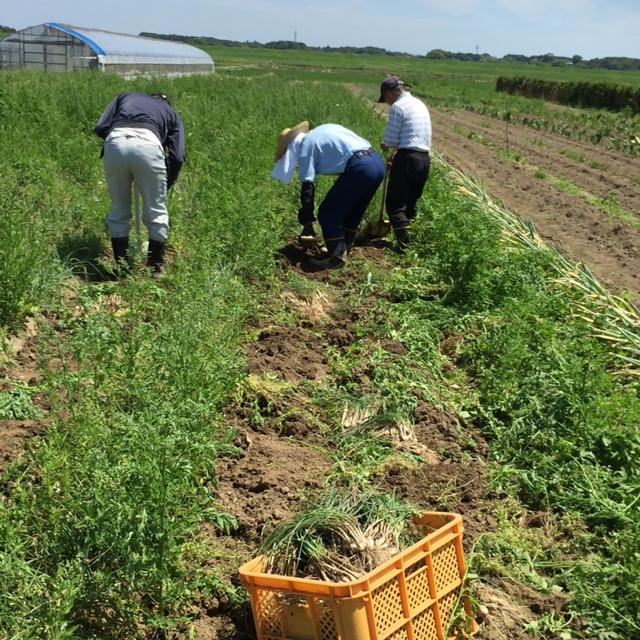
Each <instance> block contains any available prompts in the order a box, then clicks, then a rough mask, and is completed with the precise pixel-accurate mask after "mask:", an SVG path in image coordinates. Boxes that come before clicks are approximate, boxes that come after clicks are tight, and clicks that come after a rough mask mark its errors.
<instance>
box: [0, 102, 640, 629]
mask: <svg viewBox="0 0 640 640" xmlns="http://www.w3.org/2000/svg"><path fill="white" fill-rule="evenodd" d="M431 116H432V121H433V130H434V150H436V151H437V152H439V153H440V154H442V155H443V156H444V157H445V158H446V159H447V160H448V161H449V162H450V163H451V164H452V165H453V166H455V167H458V168H460V169H461V170H462V171H464V172H465V173H467V174H470V175H472V176H475V177H476V178H477V179H479V180H480V181H481V182H482V183H483V185H484V187H485V189H486V190H487V192H488V193H489V194H490V195H491V196H492V197H494V198H496V199H499V200H502V201H503V202H504V203H505V205H506V206H507V208H508V209H509V210H510V211H512V212H514V213H516V214H518V215H519V216H521V217H523V218H530V219H531V220H532V221H533V222H534V224H535V226H536V228H537V230H538V232H539V233H540V234H541V236H542V237H543V238H544V239H545V240H546V241H547V242H549V243H551V244H553V245H555V246H556V247H557V248H558V249H560V250H561V251H562V252H563V253H564V254H565V255H566V256H567V257H569V258H572V259H574V260H576V261H579V260H582V261H584V262H585V263H586V264H587V265H588V266H589V267H590V268H591V269H592V271H593V272H594V274H595V275H596V277H597V278H598V279H599V280H600V281H601V282H603V283H604V284H606V285H607V286H608V287H610V289H611V290H612V291H613V292H618V291H621V290H625V291H628V292H629V294H630V296H631V298H632V299H633V300H634V301H635V302H636V303H638V302H640V280H639V274H640V242H639V240H640V227H639V224H638V223H639V222H640V193H639V191H640V188H639V185H638V181H637V180H638V179H640V159H638V158H636V159H633V158H629V157H626V156H623V155H622V154H618V153H614V152H611V151H605V150H603V149H601V148H598V147H596V146H593V145H590V144H588V143H583V142H575V141H572V140H569V139H567V138H564V137H561V136H557V135H552V134H548V133H541V132H539V131H534V130H532V129H529V128H526V127H524V126H519V125H514V124H510V125H509V127H508V132H507V128H506V125H505V123H504V122H500V121H497V120H492V119H491V118H489V117H487V116H481V115H477V114H473V113H469V112H465V111H460V110H455V109H450V110H446V111H444V110H436V109H431ZM471 133H474V134H475V135H472V136H471V137H469V134H471ZM507 134H508V143H507ZM480 136H481V137H480ZM507 147H508V150H509V152H511V153H518V154H520V160H519V161H517V162H514V161H512V160H508V159H505V158H504V157H502V156H501V155H500V154H499V153H497V149H503V150H507ZM572 158H577V159H575V160H574V159H572ZM539 169H541V170H544V172H546V174H547V175H548V176H555V177H558V178H559V177H561V178H564V179H565V180H566V181H568V182H570V183H571V184H573V185H575V186H576V187H578V189H579V190H580V192H581V195H570V194H568V193H565V192H563V191H560V190H559V189H558V188H557V187H554V186H553V185H552V184H551V183H550V181H548V180H544V179H541V178H540V177H536V175H534V174H535V173H536V171H537V170H539ZM538 174H540V172H538ZM611 194H615V195H613V196H612V195H611ZM589 197H597V198H609V199H610V200H611V199H616V201H617V203H618V204H619V206H620V208H622V209H624V210H626V211H628V212H629V215H628V217H626V218H625V219H622V218H620V217H614V216H612V215H609V214H607V213H604V212H602V211H601V210H599V209H597V208H596V207H595V206H594V205H593V204H589V201H588V200H589ZM426 205H427V207H428V203H426ZM354 252H355V256H354V257H355V258H357V257H358V256H366V257H368V258H373V259H375V260H378V261H384V260H386V259H387V255H388V253H387V251H386V249H385V246H384V243H379V244H378V245H377V246H366V247H356V248H355V250H354ZM308 253H309V250H308V249H305V248H303V247H300V246H298V245H297V244H295V243H292V244H289V245H287V246H285V247H283V248H282V250H281V252H280V253H279V254H278V255H277V256H276V260H277V261H278V263H279V264H280V268H281V269H282V271H283V272H285V271H287V270H295V271H296V272H297V273H298V274H299V275H300V276H302V277H306V278H309V279H313V280H319V281H330V282H331V283H332V284H334V285H337V288H339V287H340V286H346V285H348V284H349V282H350V280H351V279H353V278H358V277H359V274H358V273H357V268H356V267H354V266H353V265H350V266H349V267H348V268H346V269H343V270H342V271H340V272H339V273H336V272H331V273H327V272H321V273H312V272H309V271H308V269H307V267H306V265H307V260H306V257H307V256H308ZM353 262H354V263H357V260H355V261H353ZM283 298H284V301H285V302H286V304H287V305H288V306H289V307H290V308H292V309H295V311H296V317H297V318H298V319H297V322H296V324H295V325H294V326H284V325H283V324H278V321H276V319H275V318H268V319H263V320H262V322H263V324H262V325H261V326H260V327H258V328H257V331H256V335H257V339H256V341H255V342H254V343H252V344H250V345H248V346H247V362H248V367H249V372H250V374H252V376H253V377H252V376H249V379H248V380H249V381H248V384H247V389H246V391H245V393H244V395H243V397H242V398H241V399H239V400H238V401H237V403H236V404H235V405H233V406H230V407H229V408H228V414H227V416H226V417H227V419H228V422H229V424H231V425H233V426H234V427H235V430H236V432H237V436H236V442H235V444H236V445H237V447H238V451H239V453H238V454H237V455H235V456H229V457H227V458H225V459H223V460H221V461H220V463H219V465H218V468H217V476H218V487H217V490H216V499H217V501H218V502H219V504H220V506H221V507H222V509H224V510H225V511H226V512H228V513H230V514H231V515H233V516H234V517H235V518H236V520H237V521H238V528H237V530H235V531H234V532H233V533H232V534H230V535H222V534H220V533H219V532H216V531H214V530H212V529H208V528H203V530H202V538H203V540H205V541H206V542H208V543H209V544H210V545H211V548H213V549H216V550H217V552H216V555H215V560H212V561H211V562H212V563H214V562H215V566H216V570H217V571H219V572H220V573H221V575H222V577H223V578H224V579H225V580H226V581H227V582H228V583H230V584H232V585H238V584H239V579H238V574H237V569H238V567H239V566H240V565H241V564H242V563H243V562H245V561H247V560H249V559H250V558H252V557H254V556H255V555H256V553H257V547H258V544H259V542H260V540H261V538H262V536H263V534H264V533H265V532H268V531H269V530H270V529H271V528H272V527H273V526H274V525H275V524H277V523H278V522H281V521H283V520H285V519H288V518H290V517H291V516H293V514H294V513H296V511H297V510H298V509H299V505H300V501H301V500H305V499H309V497H310V496H313V493H314V491H318V490H320V489H321V488H322V486H323V481H324V477H325V476H326V474H327V472H328V470H329V469H330V467H331V464H332V460H331V450H330V447H329V446H328V445H327V442H326V439H325V438H324V437H323V434H322V425H323V416H322V415H321V412H322V411H323V409H322V408H321V407H317V406H315V405H314V404H313V403H311V402H310V401H309V398H308V397H307V395H306V392H305V382H306V381H313V382H315V383H320V384H322V382H323V381H327V382H329V381H330V376H331V375H332V374H331V369H330V367H329V365H328V359H327V349H328V348H331V349H338V350H345V349H348V348H349V346H350V345H352V344H353V342H354V341H355V340H356V337H355V336H354V334H353V321H354V319H355V318H356V317H357V316H358V314H361V313H362V311H363V310H362V309H358V310H357V312H356V311H355V310H348V309H347V310H345V309H344V308H343V307H342V306H341V304H340V303H341V301H340V300H339V299H335V298H332V297H331V296H330V295H321V294H316V295H314V296H313V297H311V298H308V297H305V296H303V295H301V294H300V293H296V292H293V291H289V292H286V293H285V294H283ZM363 304H364V305H365V306H366V304H367V302H366V300H365V301H364V303H363ZM365 312H366V309H365ZM10 342H11V344H10V347H9V350H8V353H9V357H8V358H7V359H6V360H5V361H4V362H0V377H1V378H2V379H4V380H9V379H10V380H14V381H20V382H21V383H24V384H25V385H28V386H31V387H34V386H36V385H37V384H38V380H39V379H40V377H41V373H40V370H39V368H38V357H37V332H36V330H35V325H34V324H33V323H32V322H29V323H27V325H26V326H25V327H24V328H23V330H21V331H20V332H18V334H16V335H15V336H13V337H12V338H11V341H10ZM379 346H380V347H381V348H383V349H385V350H386V351H388V352H389V353H392V354H399V355H401V354H402V353H403V349H404V348H403V346H402V345H401V344H399V343H395V342H393V341H390V340H387V341H384V342H383V343H381V344H380V345H379ZM442 348H443V352H444V351H445V350H446V349H447V344H446V341H445V342H444V343H443V347H442ZM370 373H371V372H369V371H367V370H366V369H364V370H362V371H358V372H354V378H355V379H357V380H358V381H359V384H360V389H361V391H367V390H369V389H370V388H371V376H370V375H369V374H370ZM265 374H269V375H268V376H265ZM352 379H353V378H352ZM265 380H268V381H269V383H268V384H267V383H266V382H265ZM0 389H1V390H4V391H10V390H11V387H10V385H9V383H8V382H4V383H2V386H1V387H0ZM38 402H40V405H41V406H40V407H39V408H40V409H41V410H42V415H41V416H40V417H39V418H37V419H34V418H29V419H24V420H20V419H16V420H0V467H2V468H3V467H4V466H5V465H6V463H7V462H8V461H10V460H12V459H15V457H16V456H19V455H21V452H22V451H23V450H24V445H25V442H26V441H27V440H28V439H29V438H31V437H32V436H33V435H35V434H39V433H41V432H42V431H43V430H44V429H45V428H46V425H47V421H48V416H47V411H48V407H47V406H46V402H45V401H44V400H43V399H40V401H38V396H36V404H38ZM413 421H414V423H415V428H414V434H413V437H412V438H411V439H406V438H404V439H403V438H399V439H398V443H397V444H398V448H410V450H412V451H413V452H414V453H417V454H418V455H419V456H420V457H421V458H422V463H421V464H408V463H402V462H398V461H395V462H393V463H389V464H388V465H387V466H386V467H384V468H382V469H380V470H379V471H378V472H377V477H376V480H377V481H378V482H379V483H380V484H381V485H382V486H385V487H388V489H389V490H390V491H391V490H393V491H394V492H395V493H396V495H398V496H399V497H400V498H402V499H406V500H409V501H411V502H414V503H415V504H417V505H419V506H423V507H424V508H426V509H431V510H445V511H454V512H458V513H461V514H462V516H463V522H464V526H465V535H464V538H463V540H464V547H465V551H466V552H467V553H468V552H469V551H470V550H471V548H472V545H473V542H474V540H475V539H476V538H477V536H479V535H480V534H482V533H484V532H491V531H493V530H495V527H496V523H495V520H494V518H495V513H496V508H497V505H499V504H500V502H501V501H502V500H505V497H504V496H501V495H497V494H495V493H493V492H492V491H491V489H490V488H489V487H488V485H487V481H486V468H487V465H486V456H487V445H486V443H485V441H484V439H483V437H482V435H481V434H480V433H477V432H476V431H475V430H474V429H473V428H472V427H471V426H469V425H465V424H464V422H462V421H461V420H460V419H459V417H458V416H455V415H453V414H452V413H449V412H447V411H444V410H442V409H438V408H436V407H434V406H432V405H431V404H429V403H428V402H427V401H426V400H425V399H424V398H422V397H421V396H419V395H418V396H417V406H416V409H415V411H414V415H413ZM536 522H537V520H536V518H531V519H530V523H531V524H530V526H532V527H534V526H536ZM541 535H542V533H541ZM475 597H476V598H477V600H478V601H479V602H481V603H483V604H484V606H485V607H486V609H485V613H484V615H480V614H479V615H478V621H479V622H480V630H479V632H478V634H477V636H476V637H477V638H479V639H487V640H505V639H507V638H508V639H510V640H520V639H524V638H528V637H530V636H529V635H528V634H526V633H525V632H524V631H523V625H524V624H525V623H527V622H531V621H533V620H535V619H537V618H538V617H539V616H541V615H543V614H544V613H545V612H552V611H554V612H556V611H562V607H563V605H564V599H563V598H561V597H559V596H554V595H548V594H541V593H538V592H535V591H533V590H532V589H531V588H529V587H527V586H525V585H523V584H519V583H517V582H515V581H510V580H505V579H498V578H493V579H491V580H486V581H482V582H481V584H480V586H479V587H478V588H477V592H476V593H475ZM194 607H195V608H196V610H197V614H196V619H195V622H194V629H193V630H194V632H195V636H193V637H196V638H198V639H199V640H224V639H230V640H231V639H234V640H235V639H244V638H255V632H254V629H253V620H252V616H251V610H250V608H249V605H248V604H246V605H245V606H244V607H243V608H242V607H241V608H238V607H233V606H232V605H231V603H230V602H229V598H228V597H227V596H226V595H225V593H224V592H223V591H222V590H220V592H217V593H212V594H211V595H210V597H209V598H205V600H204V601H203V602H201V603H194ZM172 637H174V638H176V639H178V638H180V639H182V638H186V637H192V636H189V635H188V634H187V632H186V631H185V632H184V633H182V634H181V633H178V632H176V633H175V634H174V635H173V636H172Z"/></svg>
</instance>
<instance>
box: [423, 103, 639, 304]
mask: <svg viewBox="0 0 640 640" xmlns="http://www.w3.org/2000/svg"><path fill="white" fill-rule="evenodd" d="M430 112H431V119H432V125H433V148H434V149H435V150H436V151H438V152H440V153H441V154H442V155H444V156H445V158H446V159H447V160H448V161H449V162H450V163H451V164H452V165H453V166H455V167H457V168H459V169H460V170H462V171H463V172H464V173H465V174H467V175H470V176H473V177H475V178H477V179H478V180H479V181H480V182H481V183H482V184H483V185H484V187H485V190H486V191H487V192H488V193H489V194H490V195H491V196H492V197H493V198H495V199H497V200H501V201H502V202H504V204H505V205H506V207H507V209H509V211H511V212H512V213H515V214H517V215H518V216H520V217H521V218H523V219H526V218H529V219H531V220H532V221H533V223H534V224H535V227H536V229H537V231H538V233H539V234H540V235H541V236H542V238H543V239H544V240H545V241H546V242H547V243H549V244H552V245H554V246H555V247H556V248H557V249H559V250H560V251H561V252H562V253H563V254H564V255H565V256H566V257H567V258H570V259H572V260H574V261H576V262H577V261H583V262H584V263H585V264H586V265H587V266H588V267H589V268H590V269H591V270H592V271H593V273H594V274H595V276H596V277H597V278H598V280H600V282H601V283H603V284H604V285H606V286H607V287H608V288H609V290H610V291H611V292H612V293H619V292H621V291H627V292H629V294H630V295H631V299H632V300H633V301H634V302H635V303H636V305H637V304H638V303H639V302H640V158H637V157H636V158H632V157H630V156H627V155H625V154H623V153H619V152H615V151H609V150H606V149H604V148H602V147H601V146H596V145H593V144H590V143H589V142H579V141H576V140H571V139H569V138H566V137H564V136H562V135H558V134H551V133H545V132H541V131H536V130H534V129H531V128H530V127H527V126H524V125H518V124H513V123H509V124H507V123H505V122H503V121H499V120H495V119H492V118H490V117H487V116H483V115H479V114H475V113H470V112H468V111H463V110H460V109H447V110H436V109H433V108H432V109H430ZM507 152H508V153H507ZM509 158H510V159H509ZM558 184H560V185H561V186H562V185H564V187H563V188H562V189H561V188H560V187H559V186H557V185H558ZM571 187H574V188H571ZM565 189H567V190H568V191H571V193H568V192H567V190H565ZM593 202H603V203H605V204H604V208H606V203H612V204H614V205H615V203H617V206H614V207H613V212H609V213H607V212H606V211H603V210H602V208H599V207H598V206H596V205H595V204H593Z"/></svg>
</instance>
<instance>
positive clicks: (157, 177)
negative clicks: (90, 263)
mask: <svg viewBox="0 0 640 640" xmlns="http://www.w3.org/2000/svg"><path fill="white" fill-rule="evenodd" d="M93 130H94V132H95V133H96V134H97V135H98V136H99V137H100V138H102V139H103V140H104V146H103V153H104V172H105V178H106V180H107V187H108V189H109V196H110V197H111V208H110V210H109V213H108V215H107V226H108V228H109V235H110V236H111V245H112V248H113V256H114V258H115V261H116V263H121V261H123V260H124V261H127V251H128V248H129V230H130V227H131V199H132V198H131V187H132V184H133V183H134V182H135V189H137V191H138V192H139V193H140V194H141V196H142V222H143V223H144V225H145V227H146V228H147V231H148V234H149V251H148V257H147V266H149V267H151V269H152V275H153V276H154V277H158V276H160V275H161V274H162V272H163V269H164V255H165V246H166V242H167V237H168V235H169V213H168V211H167V204H166V200H167V190H168V189H170V188H171V186H172V185H173V184H174V182H175V181H176V179H177V177H178V174H179V173H180V169H181V167H182V164H183V162H184V159H185V149H184V127H183V125H182V120H181V118H180V116H179V115H178V113H177V112H176V111H175V109H174V108H173V107H172V106H171V102H170V101H169V99H168V98H167V96H165V95H164V94H163V93H153V94H150V95H147V94H145V93H139V92H134V91H125V92H123V93H120V94H119V95H117V96H116V97H115V98H114V99H113V100H112V101H111V103H110V104H109V106H108V107H107V108H106V109H105V111H104V113H103V114H102V115H101V116H100V119H99V120H98V122H97V124H96V125H95V127H94V129H93ZM165 149H166V150H167V153H165Z"/></svg>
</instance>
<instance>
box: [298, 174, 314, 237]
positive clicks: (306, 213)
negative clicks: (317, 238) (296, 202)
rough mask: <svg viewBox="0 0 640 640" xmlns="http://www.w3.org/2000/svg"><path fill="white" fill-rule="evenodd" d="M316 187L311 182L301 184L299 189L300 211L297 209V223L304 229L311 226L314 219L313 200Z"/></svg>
mask: <svg viewBox="0 0 640 640" xmlns="http://www.w3.org/2000/svg"><path fill="white" fill-rule="evenodd" d="M315 193H316V185H315V184H314V183H313V182H303V183H302V185H301V187H300V204H301V206H300V209H298V222H299V223H300V224H301V225H302V226H303V227H304V226H306V225H309V224H311V223H312V222H313V221H314V220H315V219H316V218H315V215H314V208H315V205H314V199H315Z"/></svg>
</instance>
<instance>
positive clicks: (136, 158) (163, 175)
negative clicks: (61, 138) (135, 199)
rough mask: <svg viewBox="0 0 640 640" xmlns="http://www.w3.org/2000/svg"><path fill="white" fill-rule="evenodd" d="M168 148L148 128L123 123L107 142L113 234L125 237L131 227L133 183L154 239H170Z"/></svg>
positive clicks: (105, 153)
mask: <svg viewBox="0 0 640 640" xmlns="http://www.w3.org/2000/svg"><path fill="white" fill-rule="evenodd" d="M164 159H165V156H164V150H163V148H162V145H161V144H160V141H159V140H158V138H157V137H156V136H155V135H154V134H153V132H152V131H149V130H148V129H134V128H125V127H119V128H116V129H114V130H113V131H112V132H111V133H110V134H109V135H108V136H107V139H106V140H105V143H104V174H105V177H106V179H107V187H108V189H109V195H110V196H111V209H110V210H109V214H108V215H107V226H108V227H109V235H110V236H111V237H112V238H124V237H126V236H128V235H129V229H130V227H131V185H132V183H133V182H134V181H135V185H136V189H137V190H138V192H139V193H140V194H141V196H142V222H143V223H144V225H145V227H146V228H147V231H148V233H149V239H150V240H158V241H160V242H166V240H167V237H168V235H169V213H168V212H167V205H166V200H167V169H166V166H165V162H164Z"/></svg>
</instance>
